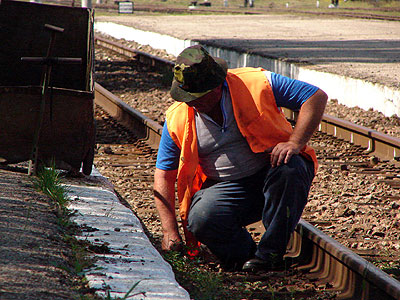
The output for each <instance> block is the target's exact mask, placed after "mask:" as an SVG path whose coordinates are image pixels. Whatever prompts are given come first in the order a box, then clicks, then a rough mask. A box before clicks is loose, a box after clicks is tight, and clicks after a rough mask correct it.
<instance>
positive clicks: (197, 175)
mask: <svg viewBox="0 0 400 300" xmlns="http://www.w3.org/2000/svg"><path fill="white" fill-rule="evenodd" d="M262 71H264V69H262V68H238V69H230V70H228V74H227V77H226V81H227V83H228V86H229V91H230V95H231V99H232V106H233V111H234V115H235V119H236V122H237V125H238V128H239V130H240V132H241V133H242V135H243V136H244V137H245V138H246V140H247V142H248V143H249V145H250V148H251V149H252V151H253V152H255V153H258V152H264V151H265V150H266V149H268V148H270V147H273V146H275V145H276V144H278V143H280V142H284V141H287V140H289V137H290V135H291V134H292V132H293V129H292V126H291V124H290V123H289V122H288V121H287V120H286V117H285V115H284V114H283V113H282V111H281V110H280V109H279V108H278V107H277V106H276V102H275V97H274V94H273V92H272V88H271V85H270V84H269V82H268V80H267V79H266V77H265V74H264V73H263V72H262ZM166 119H167V126H168V131H169V134H170V135H171V138H172V140H173V141H174V142H175V144H176V145H177V146H178V147H179V148H180V149H181V154H180V161H179V167H178V179H177V192H178V200H179V212H180V216H181V219H182V222H183V226H184V230H185V237H186V242H187V243H188V244H189V246H195V245H196V243H195V239H194V237H193V236H192V235H191V233H190V232H188V230H187V228H186V225H187V217H188V214H189V209H190V204H191V199H192V196H193V195H194V194H195V193H196V192H197V191H198V190H200V188H201V185H202V183H203V182H204V181H205V180H206V176H205V174H204V173H203V172H202V170H201V167H200V165H199V157H198V152H197V136H196V125H195V124H196V122H195V115H194V109H193V108H192V107H189V106H188V105H186V104H185V103H184V102H176V103H174V104H173V105H172V106H171V107H170V108H169V109H168V110H167V113H166ZM300 154H301V155H303V156H304V157H306V158H307V159H309V160H312V161H313V162H314V169H315V172H316V171H317V168H318V162H317V157H316V155H315V152H314V150H313V149H312V148H311V147H309V146H305V147H304V148H303V149H302V151H301V153H300Z"/></svg>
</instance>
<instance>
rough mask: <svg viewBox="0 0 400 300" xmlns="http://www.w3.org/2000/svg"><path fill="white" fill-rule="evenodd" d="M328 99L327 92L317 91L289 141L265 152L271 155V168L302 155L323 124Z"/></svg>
mask: <svg viewBox="0 0 400 300" xmlns="http://www.w3.org/2000/svg"><path fill="white" fill-rule="evenodd" d="M327 99H328V96H327V95H326V94H325V92H323V91H322V90H317V91H316V92H315V94H314V95H312V96H311V97H310V98H308V100H307V101H306V102H304V103H303V105H302V106H301V108H300V111H299V116H298V118H297V121H296V126H295V127H294V129H293V133H292V135H291V136H290V138H289V140H288V141H287V142H282V143H279V144H277V145H276V146H275V147H271V148H269V149H267V150H266V151H265V152H266V153H269V154H270V155H271V167H276V166H280V165H281V164H283V163H285V164H286V163H288V162H289V160H290V158H291V157H292V156H293V155H296V154H299V153H300V151H301V149H303V147H304V146H305V145H306V144H307V142H308V141H309V140H310V138H311V136H312V135H313V133H314V131H315V129H317V127H318V125H319V123H320V122H321V119H322V115H323V113H324V110H325V106H326V102H327Z"/></svg>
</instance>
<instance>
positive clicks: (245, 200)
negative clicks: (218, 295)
mask: <svg viewBox="0 0 400 300" xmlns="http://www.w3.org/2000/svg"><path fill="white" fill-rule="evenodd" d="M313 177H314V166H313V163H312V162H311V161H308V160H306V159H305V158H303V157H302V156H300V155H295V156H293V157H292V158H291V160H290V161H289V163H288V164H284V165H281V166H279V167H275V168H271V167H266V168H264V169H262V170H261V171H259V172H257V173H256V174H254V175H252V176H249V177H246V178H243V179H240V180H232V181H215V180H207V181H206V182H205V183H204V184H203V186H202V189H201V190H200V191H198V192H197V193H196V194H195V195H194V196H193V199H192V204H191V208H190V212H189V216H188V229H189V231H191V232H192V233H193V234H194V236H195V237H196V238H197V239H198V240H199V241H200V242H201V243H203V244H205V245H206V246H207V247H208V248H209V249H210V250H211V252H213V253H214V254H215V255H216V256H217V257H218V258H219V259H220V260H221V262H222V263H223V264H224V265H228V266H229V265H232V264H234V263H243V262H245V261H247V260H248V259H250V258H252V257H254V254H255V255H256V256H257V257H259V258H262V259H267V257H268V255H269V254H270V253H274V254H278V255H282V256H283V255H284V254H285V252H286V246H287V243H288V241H289V238H290V235H291V233H292V232H293V231H294V228H295V227H296V225H297V223H298V221H299V219H300V216H301V214H302V212H303V209H304V207H305V205H306V203H307V198H308V192H309V190H310V186H311V182H312V180H313ZM259 220H262V222H263V224H264V227H265V230H266V231H265V233H264V234H263V236H262V238H261V240H260V242H259V243H258V245H256V243H255V242H254V241H253V239H252V237H251V235H250V233H249V232H248V231H247V230H246V228H245V226H247V225H249V224H252V223H254V222H257V221H259Z"/></svg>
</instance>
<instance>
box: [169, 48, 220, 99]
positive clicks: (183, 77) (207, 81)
mask: <svg viewBox="0 0 400 300" xmlns="http://www.w3.org/2000/svg"><path fill="white" fill-rule="evenodd" d="M227 69H228V65H227V63H226V61H225V60H223V59H221V58H217V57H212V56H211V55H210V54H209V53H208V52H207V51H206V50H205V49H204V48H203V47H201V46H200V45H195V46H191V47H188V48H186V49H185V50H183V51H182V52H181V53H180V54H179V56H178V57H177V59H176V63H175V66H174V69H173V71H174V80H173V81H172V86H171V91H170V93H171V96H172V98H173V99H175V100H176V101H181V102H190V101H193V100H195V99H197V98H200V97H201V96H203V95H205V94H207V93H208V92H210V91H211V90H212V89H215V88H216V87H218V86H219V85H220V84H221V83H223V82H224V80H225V77H226V73H227Z"/></svg>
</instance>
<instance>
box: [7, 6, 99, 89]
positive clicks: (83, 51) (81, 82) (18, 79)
mask: <svg viewBox="0 0 400 300" xmlns="http://www.w3.org/2000/svg"><path fill="white" fill-rule="evenodd" d="M93 22H94V17H93V11H92V10H90V9H87V8H73V7H64V6H55V5H45V4H40V3H30V2H19V1H9V0H2V1H0V41H3V42H2V44H1V51H0V69H1V70H2V72H0V86H30V85H40V80H41V76H42V66H41V65H32V64H28V63H26V62H21V57H44V56H46V50H47V47H48V43H49V32H48V31H46V30H45V28H44V25H45V24H50V25H53V26H57V27H61V28H63V29H64V32H63V33H62V34H59V35H57V37H56V41H55V48H54V53H53V55H54V56H55V57H77V58H81V59H82V64H80V65H58V66H57V67H56V68H54V69H53V71H52V79H51V86H54V87H59V88H67V89H74V90H82V91H93V82H92V81H93V78H92V70H93V59H94V56H93V49H94V47H93V29H92V28H93ZM4 41H7V42H4ZM6 70H7V71H6Z"/></svg>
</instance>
